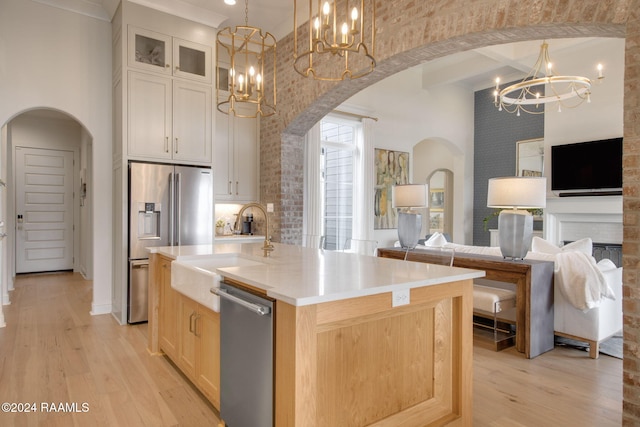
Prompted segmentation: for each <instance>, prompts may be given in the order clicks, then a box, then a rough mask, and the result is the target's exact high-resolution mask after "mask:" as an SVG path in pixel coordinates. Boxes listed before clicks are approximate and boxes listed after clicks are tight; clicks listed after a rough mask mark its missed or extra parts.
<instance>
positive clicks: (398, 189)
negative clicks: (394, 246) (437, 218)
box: [392, 184, 428, 249]
mask: <svg viewBox="0 0 640 427" xmlns="http://www.w3.org/2000/svg"><path fill="white" fill-rule="evenodd" d="M427 188H428V186H427V184H406V185H395V186H393V190H392V191H393V195H392V206H393V208H394V209H395V208H401V209H400V212H398V240H400V246H402V247H403V248H409V249H413V248H415V247H416V245H417V244H418V239H419V238H420V231H421V230H422V215H421V214H420V213H418V212H415V211H413V210H412V209H413V208H426V207H427V206H428V205H427V200H428V198H427Z"/></svg>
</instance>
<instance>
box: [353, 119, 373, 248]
mask: <svg viewBox="0 0 640 427" xmlns="http://www.w3.org/2000/svg"><path fill="white" fill-rule="evenodd" d="M374 123H375V121H374V120H373V119H369V118H363V119H362V126H360V127H359V130H358V132H357V135H356V147H357V156H356V159H355V167H354V171H353V172H354V173H353V229H352V234H353V236H352V237H353V238H354V239H358V240H372V239H373V196H374V191H373V190H374V188H373V187H374V186H373V183H374V163H373V162H374V156H375V154H374V148H373V127H374Z"/></svg>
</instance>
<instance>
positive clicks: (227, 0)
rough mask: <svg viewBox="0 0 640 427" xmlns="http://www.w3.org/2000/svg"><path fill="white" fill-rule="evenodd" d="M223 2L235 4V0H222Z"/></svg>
mask: <svg viewBox="0 0 640 427" xmlns="http://www.w3.org/2000/svg"><path fill="white" fill-rule="evenodd" d="M224 3H225V4H228V5H231V6H233V5H234V4H236V0H224Z"/></svg>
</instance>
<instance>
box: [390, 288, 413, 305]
mask: <svg viewBox="0 0 640 427" xmlns="http://www.w3.org/2000/svg"><path fill="white" fill-rule="evenodd" d="M410 302H411V289H402V290H399V291H392V292H391V307H398V306H399V305H407V304H409V303H410Z"/></svg>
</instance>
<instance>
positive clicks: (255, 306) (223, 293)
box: [210, 288, 271, 316]
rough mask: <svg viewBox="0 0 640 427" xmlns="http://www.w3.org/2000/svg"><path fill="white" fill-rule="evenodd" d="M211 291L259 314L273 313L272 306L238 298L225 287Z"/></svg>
mask: <svg viewBox="0 0 640 427" xmlns="http://www.w3.org/2000/svg"><path fill="white" fill-rule="evenodd" d="M210 292H211V293H212V294H215V295H218V296H219V297H220V298H224V299H227V300H229V301H231V302H234V303H236V304H239V305H241V306H243V307H244V308H246V309H249V310H251V311H252V312H254V313H256V314H257V315H259V316H265V315H267V314H269V313H271V308H269V307H265V306H263V305H260V304H254V303H252V302H249V301H245V300H243V299H242V298H238V297H237V296H235V295H231V294H230V293H228V292H227V291H226V290H224V289H220V288H211V289H210Z"/></svg>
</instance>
